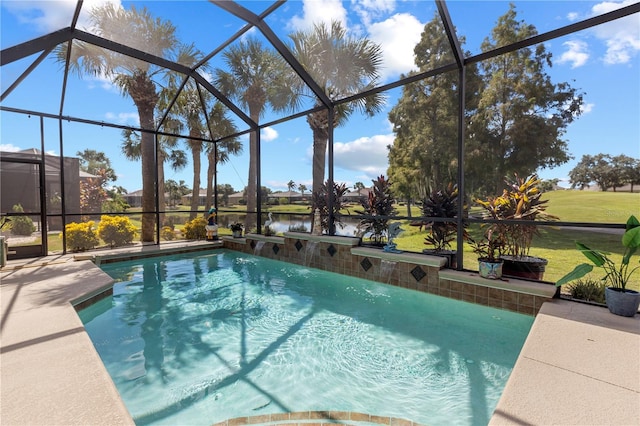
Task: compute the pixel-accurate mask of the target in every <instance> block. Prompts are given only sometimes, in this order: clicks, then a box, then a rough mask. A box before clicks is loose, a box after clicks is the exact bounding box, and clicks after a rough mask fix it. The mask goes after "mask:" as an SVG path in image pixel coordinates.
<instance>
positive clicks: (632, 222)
mask: <svg viewBox="0 0 640 426" xmlns="http://www.w3.org/2000/svg"><path fill="white" fill-rule="evenodd" d="M622 245H623V246H624V253H623V255H622V260H621V261H620V263H619V264H616V262H614V261H613V260H611V259H610V258H609V255H610V253H607V252H604V251H600V250H596V249H591V248H589V247H587V246H586V245H585V244H583V243H580V242H577V241H576V248H577V249H578V250H579V251H580V252H581V253H582V254H583V255H584V256H585V257H586V258H587V259H589V261H590V262H591V263H581V264H580V265H578V266H576V267H575V268H574V269H573V271H571V272H569V273H568V274H566V275H565V276H563V277H562V278H560V279H559V280H558V281H556V286H557V287H560V286H561V285H563V284H566V283H568V282H571V281H573V280H577V279H579V278H582V277H584V276H585V275H586V274H588V273H589V272H591V271H593V268H594V266H595V267H597V268H602V269H603V270H604V274H605V275H604V277H602V281H603V282H604V283H606V284H607V286H608V287H612V288H616V289H620V290H622V291H624V290H626V287H627V284H628V283H629V280H631V276H632V275H633V274H634V273H635V272H636V271H637V270H638V269H639V268H640V266H635V267H633V266H630V262H631V257H632V256H633V255H634V254H635V252H636V251H637V250H638V247H640V222H638V219H637V218H636V217H635V216H633V215H631V216H630V217H629V219H627V223H626V227H625V232H624V234H623V235H622Z"/></svg>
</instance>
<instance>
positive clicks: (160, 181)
mask: <svg viewBox="0 0 640 426" xmlns="http://www.w3.org/2000/svg"><path fill="white" fill-rule="evenodd" d="M166 159H167V156H166V155H165V154H164V152H163V151H162V150H160V152H159V153H158V206H159V209H160V211H161V212H163V211H165V210H166V200H165V196H164V192H165V186H164V162H165V160H166ZM164 216H165V215H164V213H160V226H161V227H162V226H163V225H164Z"/></svg>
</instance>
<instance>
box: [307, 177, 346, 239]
mask: <svg viewBox="0 0 640 426" xmlns="http://www.w3.org/2000/svg"><path fill="white" fill-rule="evenodd" d="M348 191H349V189H348V188H347V186H346V185H345V184H344V183H336V182H333V189H332V191H331V192H329V181H327V182H325V183H323V184H322V185H321V186H320V192H314V193H313V194H312V198H313V201H312V205H311V208H312V214H315V211H316V210H319V211H320V226H321V227H322V231H323V232H325V233H328V234H333V233H334V232H335V226H336V225H337V226H339V227H340V228H344V224H343V223H342V221H341V220H340V215H339V213H340V211H341V210H343V209H346V203H345V201H344V194H346V193H347V192H348ZM330 205H331V206H332V209H331V213H332V215H333V218H334V220H333V224H331V223H330V221H329V206H330ZM311 224H312V225H311V226H312V229H311V230H312V231H313V221H312V222H311Z"/></svg>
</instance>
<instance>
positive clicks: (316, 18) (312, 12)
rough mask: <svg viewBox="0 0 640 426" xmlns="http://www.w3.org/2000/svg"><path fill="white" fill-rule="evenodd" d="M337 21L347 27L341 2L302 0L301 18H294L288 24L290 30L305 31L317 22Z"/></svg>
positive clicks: (344, 10) (339, 0) (337, 0)
mask: <svg viewBox="0 0 640 426" xmlns="http://www.w3.org/2000/svg"><path fill="white" fill-rule="evenodd" d="M331 21H338V22H340V23H342V24H343V26H344V27H345V28H346V27H347V11H346V9H345V8H344V6H343V5H342V0H304V1H303V5H302V16H298V15H296V16H294V17H293V18H291V21H290V22H289V26H290V27H291V29H293V30H296V31H299V30H305V29H308V28H310V27H312V26H313V24H316V23H318V22H325V23H331Z"/></svg>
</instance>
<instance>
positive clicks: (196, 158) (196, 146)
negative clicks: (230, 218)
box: [189, 131, 202, 220]
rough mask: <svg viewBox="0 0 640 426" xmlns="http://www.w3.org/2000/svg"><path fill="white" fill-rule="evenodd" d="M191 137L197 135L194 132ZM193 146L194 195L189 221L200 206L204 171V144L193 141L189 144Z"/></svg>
mask: <svg viewBox="0 0 640 426" xmlns="http://www.w3.org/2000/svg"><path fill="white" fill-rule="evenodd" d="M189 136H199V135H195V134H194V132H193V131H192V132H190V134H189ZM189 145H190V146H191V155H192V159H193V193H192V196H191V213H189V220H192V219H194V218H195V217H196V215H197V212H196V210H198V206H199V205H200V171H201V169H202V165H201V161H200V154H201V153H202V142H200V141H196V140H191V141H190V142H189Z"/></svg>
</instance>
